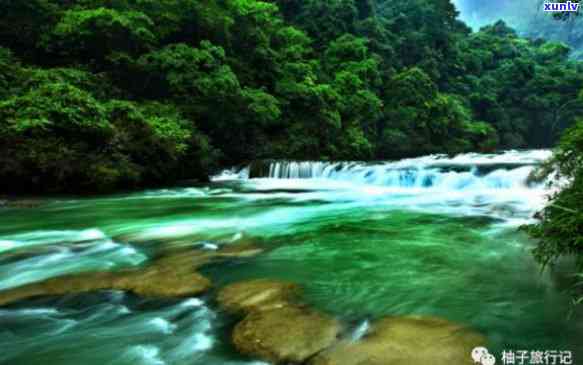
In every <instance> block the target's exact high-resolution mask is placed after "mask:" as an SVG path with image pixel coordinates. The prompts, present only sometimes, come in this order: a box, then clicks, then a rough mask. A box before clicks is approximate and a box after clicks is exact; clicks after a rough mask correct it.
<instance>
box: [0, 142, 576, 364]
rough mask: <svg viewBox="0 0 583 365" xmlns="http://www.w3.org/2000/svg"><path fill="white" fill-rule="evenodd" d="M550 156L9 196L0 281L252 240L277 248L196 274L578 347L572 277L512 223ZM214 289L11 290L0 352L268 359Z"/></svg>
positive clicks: (34, 357)
mask: <svg viewBox="0 0 583 365" xmlns="http://www.w3.org/2000/svg"><path fill="white" fill-rule="evenodd" d="M548 156H549V152H548V151H520V152H519V151H509V152H505V153H501V154H493V155H479V154H465V155H460V156H457V157H453V158H448V157H445V156H427V157H421V158H415V159H407V160H402V161H397V162H378V163H356V162H352V163H348V162H346V163H324V162H303V163H293V162H272V163H269V164H265V165H264V166H263V167H262V168H258V169H257V168H256V169H251V171H250V170H249V169H248V168H245V169H238V170H236V169H233V170H230V171H225V172H223V173H222V174H220V175H218V176H216V177H215V178H214V179H213V181H212V182H211V183H209V184H207V185H204V186H192V187H180V188H169V189H158V190H150V191H143V192H138V193H127V194H117V195H111V196H99V197H91V198H87V197H83V198H81V197H74V196H54V197H45V198H42V204H41V205H40V206H38V207H34V208H26V209H25V208H18V207H5V208H1V209H0V219H1V224H0V290H7V289H10V288H15V287H18V286H21V285H24V284H27V283H32V282H37V281H40V280H44V279H47V278H51V277H57V276H61V275H65V274H72V273H79V272H88V271H110V270H116V269H120V268H127V267H134V266H140V265H144V264H146V263H147V262H148V260H149V259H150V258H151V257H153V255H155V254H156V252H159V251H160V250H164V249H168V247H169V246H181V247H184V246H197V247H203V248H206V249H209V250H212V249H215V248H216V247H215V246H216V245H218V246H221V245H230V244H236V243H238V242H243V241H245V242H248V241H253V242H255V243H256V244H258V245H260V246H262V247H265V248H266V249H267V250H266V251H265V252H264V253H263V254H261V255H259V256H257V257H255V258H252V259H247V260H234V261H229V262H224V263H218V264H211V265H208V266H206V267H204V268H203V269H201V273H202V274H203V275H205V276H207V277H209V278H211V279H212V282H213V285H214V287H215V288H221V287H223V286H224V285H226V284H229V283H232V282H236V281H241V280H244V279H251V278H274V279H284V280H289V281H293V282H296V283H298V284H300V285H301V286H302V287H303V288H304V289H305V294H304V299H305V301H306V302H307V303H309V304H310V305H311V306H313V307H314V308H317V309H319V310H321V311H324V312H327V313H329V314H332V315H334V316H337V317H339V318H342V319H343V320H344V321H346V323H351V324H354V328H355V331H356V332H358V331H366V326H365V324H366V323H368V321H373V320H374V319H376V318H380V317H382V316H386V315H399V316H400V315H430V316H437V317H442V318H445V319H447V320H450V321H454V322H458V323H462V324H465V325H468V326H470V327H472V328H474V329H476V330H477V331H479V332H481V333H483V334H484V335H485V336H487V338H488V340H489V348H490V349H491V351H494V352H495V353H499V352H500V351H502V350H504V349H513V350H529V351H530V350H570V351H574V352H575V356H579V357H580V358H583V353H582V352H580V351H581V348H580V346H581V343H582V342H583V341H581V339H582V338H583V325H582V323H583V320H582V319H583V315H582V313H580V312H575V313H573V312H572V311H571V306H570V302H569V296H568V295H567V294H566V293H565V292H564V290H563V288H562V287H561V286H560V285H559V283H560V280H557V279H556V278H554V277H553V276H551V275H550V274H549V273H548V272H545V273H541V271H540V268H539V267H538V266H537V265H536V263H535V262H534V261H533V259H532V257H531V255H530V250H531V248H532V247H533V245H534V242H533V241H532V240H530V239H529V238H528V237H527V236H526V235H525V234H524V233H522V232H520V231H518V230H517V228H518V227H519V226H520V225H522V224H525V223H528V222H532V221H533V218H532V216H533V214H534V213H535V212H536V210H537V209H539V208H540V207H541V206H542V205H543V204H544V202H545V196H546V194H548V193H549V192H548V191H547V190H545V186H544V184H534V183H528V182H527V178H528V175H529V173H530V172H531V171H532V169H533V168H534V166H535V165H537V164H539V163H540V162H541V161H542V160H544V159H545V158H547V157H548ZM250 174H251V176H252V177H253V178H250V177H249V175H250ZM214 294H215V291H211V292H209V293H208V294H206V295H204V296H202V297H198V298H183V299H146V298H140V297H138V296H135V295H132V294H129V293H124V292H122V291H100V292H93V293H85V294H71V295H67V296H52V297H40V298H31V299H27V300H22V301H19V302H17V303H12V304H9V305H6V306H3V307H0V347H1V348H2V351H0V363H2V364H11V365H13V364H18V365H28V364H31V365H32V364H51V365H60V364H71V365H73V364H74V365H78V364H84V365H103V364H119V365H122V364H123V365H126V364H127V365H130V364H132V365H136V364H138V365H139V364H144V365H145V364H148V365H149V364H155V365H162V364H168V365H182V364H205V365H215V364H232V365H235V364H240V365H244V364H249V365H251V364H256V365H257V364H261V363H260V362H259V361H256V360H254V359H249V358H246V357H243V356H241V355H239V354H237V352H236V351H234V349H233V348H232V346H231V345H230V341H229V333H230V330H231V328H232V325H233V319H232V318H231V317H229V316H228V315H226V314H225V313H223V312H222V311H220V310H219V309H218V308H217V306H216V304H215V299H214ZM569 315H570V317H569ZM576 363H577V362H576Z"/></svg>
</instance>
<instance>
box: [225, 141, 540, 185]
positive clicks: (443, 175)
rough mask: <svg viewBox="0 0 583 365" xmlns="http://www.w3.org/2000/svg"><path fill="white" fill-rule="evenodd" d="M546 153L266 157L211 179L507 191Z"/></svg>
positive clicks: (520, 182)
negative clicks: (381, 158)
mask: <svg viewBox="0 0 583 365" xmlns="http://www.w3.org/2000/svg"><path fill="white" fill-rule="evenodd" d="M550 154H551V153H550V151H547V150H533V151H507V152H503V153H499V154H476V153H470V154H461V155H458V156H455V157H448V156H445V155H430V156H424V157H419V158H410V159H403V160H400V161H391V162H376V163H364V162H346V161H345V162H322V161H266V162H263V165H261V166H258V165H255V166H253V165H252V166H249V167H247V168H245V169H242V170H240V171H238V172H236V171H233V170H230V171H228V172H223V173H222V175H220V176H218V177H216V178H215V180H222V179H233V178H236V179H241V180H248V179H258V178H261V179H276V180H283V179H288V180H289V179H303V180H305V179H313V180H316V179H318V180H333V181H341V182H350V183H353V184H358V185H374V186H383V187H393V188H419V189H425V188H433V189H445V190H464V189H512V188H524V187H528V180H529V179H528V177H529V175H530V173H531V172H532V171H533V169H534V168H535V166H536V165H538V164H540V163H541V162H542V161H544V160H545V159H547V158H549V157H550ZM256 164H257V163H256Z"/></svg>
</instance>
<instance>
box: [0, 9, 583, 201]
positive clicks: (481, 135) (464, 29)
mask: <svg viewBox="0 0 583 365" xmlns="http://www.w3.org/2000/svg"><path fill="white" fill-rule="evenodd" d="M0 7H1V9H0V10H1V12H0V46H1V47H2V48H0V63H1V67H0V83H1V85H2V87H1V88H0V93H1V94H0V98H1V99H0V100H1V101H0V139H1V143H0V177H1V178H2V180H3V181H4V184H3V186H4V188H3V189H4V190H10V191H14V190H20V191H25V192H31V191H48V192H75V191H76V192H107V191H112V190H115V189H127V188H135V187H139V186H146V185H148V186H150V185H160V184H166V183H171V182H173V181H177V180H180V179H186V178H197V179H200V180H205V179H206V178H207V177H208V175H209V173H211V172H213V171H216V170H217V168H219V167H221V166H232V165H237V164H241V163H245V162H248V161H251V160H255V159H267V158H283V159H301V160H371V159H397V158H402V157H411V156H419V155H424V154H430V153H437V152H439V153H447V154H455V153H460V152H466V151H482V152H488V151H495V150H501V149H515V148H541V147H550V146H552V145H553V144H554V143H555V142H556V140H557V138H558V136H559V135H560V133H561V132H562V131H563V130H564V129H565V128H566V127H567V126H570V125H572V124H573V123H574V120H575V118H576V116H577V115H578V114H580V113H581V112H582V111H583V102H581V99H578V98H577V95H578V93H579V91H580V90H581V89H583V63H581V62H577V61H575V60H573V59H572V58H570V49H569V47H568V46H566V45H565V44H563V43H554V42H549V41H545V40H543V39H540V38H532V39H529V38H522V37H520V36H518V35H517V32H516V31H515V30H513V29H511V28H510V27H509V26H508V25H506V24H505V23H504V22H501V21H499V22H496V23H494V24H491V25H488V26H485V27H483V28H482V29H481V30H479V31H477V32H472V31H471V29H470V28H469V27H468V26H466V25H465V24H464V23H462V22H461V21H460V20H459V19H458V12H457V10H456V8H455V7H454V5H453V4H452V3H450V2H449V1H447V0H439V1H433V0H432V1H429V0H415V1H408V0H407V1H405V0H399V1H391V2H389V1H382V0H333V1H316V0H309V1H299V0H291V1H290V0H285V1H284V0H282V1H258V0H204V1H198V0H171V1H164V2H160V1H154V0H141V1H138V0H78V1H65V0H61V1H51V0H34V1H27V2H22V1H18V0H6V1H3V2H2V5H0Z"/></svg>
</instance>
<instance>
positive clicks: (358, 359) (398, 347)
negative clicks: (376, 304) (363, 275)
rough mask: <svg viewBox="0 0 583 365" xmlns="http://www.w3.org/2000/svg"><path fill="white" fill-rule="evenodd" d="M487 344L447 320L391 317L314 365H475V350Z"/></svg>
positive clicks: (323, 355)
mask: <svg viewBox="0 0 583 365" xmlns="http://www.w3.org/2000/svg"><path fill="white" fill-rule="evenodd" d="M485 342H486V340H485V338H484V337H483V336H482V335H480V334H478V333H476V332H473V331H471V330H469V329H467V328H465V327H463V326H460V325H457V324H454V323H451V322H448V321H446V320H443V319H439V318H423V317H389V318H385V319H382V320H380V321H378V322H376V323H374V324H373V325H372V326H371V328H370V330H369V332H368V333H367V334H366V335H365V336H364V337H363V338H362V339H361V340H360V341H341V342H339V343H337V344H336V345H335V346H333V347H331V348H329V349H327V350H325V351H323V352H322V353H320V354H318V355H317V356H316V357H315V358H313V359H312V360H311V361H310V365H365V364H366V365H426V364H432V365H453V364H455V365H463V364H468V365H471V364H473V363H474V362H473V360H472V358H471V356H470V354H471V351H472V349H473V348H474V347H477V346H483V345H484V344H485Z"/></svg>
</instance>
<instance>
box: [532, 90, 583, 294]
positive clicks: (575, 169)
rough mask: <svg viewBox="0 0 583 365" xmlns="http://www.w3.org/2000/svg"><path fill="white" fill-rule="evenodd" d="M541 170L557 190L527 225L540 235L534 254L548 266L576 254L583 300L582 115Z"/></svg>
mask: <svg viewBox="0 0 583 365" xmlns="http://www.w3.org/2000/svg"><path fill="white" fill-rule="evenodd" d="M580 98H581V99H583V91H582V92H581V96H580ZM538 174H539V175H540V176H538V177H539V178H540V177H548V176H549V175H552V177H553V179H552V182H551V184H552V185H554V187H555V188H556V193H555V194H553V195H552V196H551V197H550V201H549V203H548V205H547V206H546V207H545V208H544V210H543V211H542V212H541V213H540V218H541V219H540V221H539V222H538V223H537V224H535V225H531V226H527V227H525V228H526V229H527V231H528V232H529V233H530V234H531V235H532V236H533V237H535V238H537V239H538V246H537V247H536V249H535V250H534V253H535V257H536V258H537V259H538V261H540V262H541V263H542V264H543V265H545V266H547V265H554V264H555V263H556V262H557V261H558V260H559V259H560V258H562V257H573V258H574V259H575V261H576V266H577V267H576V270H577V272H578V273H577V274H575V280H574V283H575V286H574V289H573V290H574V295H575V297H576V300H577V302H578V303H583V210H582V209H581V207H582V205H581V202H583V119H581V120H580V121H579V122H578V123H577V124H576V125H574V126H573V127H571V128H569V129H568V130H567V131H565V133H564V135H563V137H562V138H561V141H560V143H559V145H558V147H557V148H556V149H555V152H554V154H553V157H552V158H551V159H550V160H549V161H548V162H547V163H546V164H545V165H544V166H543V167H542V168H541V169H540V171H539V172H538Z"/></svg>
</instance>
